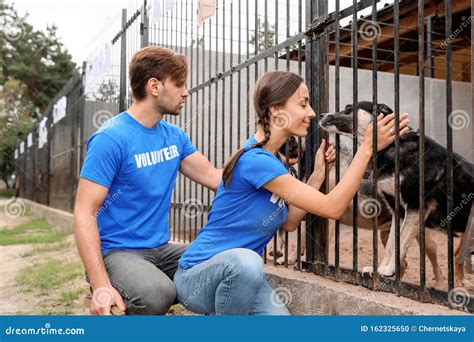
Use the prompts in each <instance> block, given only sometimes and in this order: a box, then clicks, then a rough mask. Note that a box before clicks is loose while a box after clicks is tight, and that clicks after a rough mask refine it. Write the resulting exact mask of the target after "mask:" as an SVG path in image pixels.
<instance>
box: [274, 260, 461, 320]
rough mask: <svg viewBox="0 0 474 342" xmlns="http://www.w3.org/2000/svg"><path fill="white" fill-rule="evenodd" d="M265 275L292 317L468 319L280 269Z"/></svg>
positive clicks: (436, 307) (438, 307) (432, 306)
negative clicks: (398, 316)
mask: <svg viewBox="0 0 474 342" xmlns="http://www.w3.org/2000/svg"><path fill="white" fill-rule="evenodd" d="M265 272H266V273H267V278H268V280H269V282H270V284H271V285H272V287H273V288H274V289H275V290H276V291H277V293H279V295H280V297H281V299H282V300H283V301H284V302H285V303H287V305H288V308H289V309H290V311H291V313H292V314H293V315H470V314H469V313H466V312H462V311H459V310H452V309H449V308H447V307H444V306H441V305H435V304H428V303H420V302H417V301H414V300H411V299H408V298H405V297H398V296H396V295H394V294H391V293H386V292H377V291H372V290H369V289H367V288H365V287H362V286H355V285H351V284H347V283H343V282H337V281H334V280H332V279H328V278H324V277H322V276H318V275H316V274H312V273H307V272H299V271H298V272H297V271H294V270H292V269H286V268H284V267H275V266H273V265H266V266H265Z"/></svg>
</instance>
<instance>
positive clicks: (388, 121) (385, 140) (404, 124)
mask: <svg viewBox="0 0 474 342" xmlns="http://www.w3.org/2000/svg"><path fill="white" fill-rule="evenodd" d="M409 121H410V120H409V119H408V113H403V114H400V125H399V128H400V137H402V136H404V135H405V134H407V133H408V131H409V130H410V129H409V127H408V123H409ZM394 127H395V114H394V113H392V114H390V115H385V116H384V115H383V114H380V115H379V116H378V117H377V150H378V151H381V150H383V149H384V148H386V147H388V146H389V145H390V144H391V143H393V142H394V141H395V134H393V130H392V132H391V131H390V130H391V129H392V128H394ZM362 144H363V145H365V147H367V148H368V149H369V150H372V149H373V125H369V127H368V128H367V130H366V131H365V134H364V141H363V143H362Z"/></svg>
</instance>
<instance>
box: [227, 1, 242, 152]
mask: <svg viewBox="0 0 474 342" xmlns="http://www.w3.org/2000/svg"><path fill="white" fill-rule="evenodd" d="M233 45H234V3H233V2H232V1H231V3H230V67H231V68H232V66H233V65H234V49H233ZM233 78H234V77H233V74H232V75H230V80H229V83H230V84H229V90H230V91H229V93H230V96H229V114H230V115H229V116H230V117H229V152H230V153H231V154H232V153H233V152H234V150H233V145H232V138H233V136H234V131H233V130H232V129H233V124H232V123H233V121H234V106H233V94H234V79H233ZM237 102H240V101H237ZM224 113H225V112H224Z"/></svg>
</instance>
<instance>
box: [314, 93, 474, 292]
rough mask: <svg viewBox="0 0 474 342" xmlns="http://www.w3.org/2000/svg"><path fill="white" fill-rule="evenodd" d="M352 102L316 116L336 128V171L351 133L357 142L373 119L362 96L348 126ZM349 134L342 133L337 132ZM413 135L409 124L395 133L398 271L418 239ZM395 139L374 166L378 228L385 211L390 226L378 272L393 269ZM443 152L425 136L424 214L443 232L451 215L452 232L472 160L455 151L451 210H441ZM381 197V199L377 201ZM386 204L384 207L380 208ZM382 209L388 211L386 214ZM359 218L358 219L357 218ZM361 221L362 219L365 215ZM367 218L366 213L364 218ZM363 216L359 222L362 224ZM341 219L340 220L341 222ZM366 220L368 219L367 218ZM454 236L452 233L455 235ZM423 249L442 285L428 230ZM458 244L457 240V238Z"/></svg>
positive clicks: (466, 195) (459, 272)
mask: <svg viewBox="0 0 474 342" xmlns="http://www.w3.org/2000/svg"><path fill="white" fill-rule="evenodd" d="M352 107H353V106H352V105H347V106H346V107H345V109H344V110H343V111H341V112H335V113H327V114H322V115H321V116H320V127H321V128H322V129H324V130H326V131H327V132H328V133H337V134H340V135H341V146H340V155H341V173H343V169H344V167H346V168H347V167H348V165H349V164H350V162H351V160H352V138H353V137H354V135H355V136H356V137H357V143H358V145H360V144H361V143H362V139H363V136H364V133H365V131H366V129H367V127H368V126H369V125H370V124H371V123H372V122H374V115H373V103H372V102H367V101H362V102H359V103H358V104H357V121H358V126H357V131H356V132H354V131H353V115H354V114H353V108H352ZM376 108H377V115H378V114H380V113H381V114H383V115H388V114H391V113H392V112H393V111H392V109H390V107H388V106H387V105H385V104H377V106H376ZM344 136H345V137H350V138H351V139H347V138H346V139H343V137H344ZM419 140H420V134H419V133H418V132H417V131H415V130H413V129H412V128H410V131H409V132H408V133H407V134H406V135H405V136H404V137H400V140H399V141H400V144H399V146H400V155H399V160H400V212H399V214H400V218H401V219H402V222H401V227H400V263H401V273H402V275H403V271H404V269H405V268H406V266H407V263H406V261H405V256H406V253H407V250H408V248H409V246H410V244H411V242H412V241H413V240H414V239H418V238H419V237H418V231H419V229H418V227H419V211H420V208H419V186H418V182H419V177H418V175H419V168H418V165H419V159H420V158H419V157H420V156H419V149H418V148H419ZM395 153H396V152H395V144H394V143H393V144H391V145H390V146H388V147H387V148H385V149H384V150H382V151H380V152H378V154H377V165H375V167H376V168H377V171H378V175H379V177H378V186H377V188H378V193H377V197H376V199H377V201H378V203H381V204H382V205H381V207H382V208H381V215H378V217H377V225H378V227H381V230H382V231H386V229H385V228H384V227H386V226H387V221H388V217H390V228H389V233H388V236H387V234H386V233H385V234H384V237H383V238H382V242H384V240H385V243H384V245H385V251H384V258H383V261H382V263H381V264H380V265H379V267H378V269H377V271H378V273H379V274H380V275H383V276H388V277H391V276H393V275H394V274H395V216H394V213H395V189H394V182H395ZM448 158H449V153H448V151H447V149H446V148H444V147H443V146H441V145H439V144H438V143H437V142H435V141H434V140H433V139H431V138H429V137H427V136H426V137H425V155H424V159H425V166H426V167H425V193H424V198H425V201H424V208H423V209H424V220H425V226H426V227H427V228H432V229H436V230H441V231H444V232H447V229H446V222H447V220H448V219H449V220H451V222H452V227H453V231H454V232H455V234H462V233H464V232H465V231H466V225H467V222H468V218H469V212H470V209H471V206H472V198H473V197H474V185H473V176H472V175H473V165H472V164H471V163H469V162H467V161H466V160H464V159H463V158H462V157H461V156H459V155H458V154H456V153H453V154H452V158H453V179H454V187H453V208H456V213H455V214H454V215H453V213H449V215H448V212H447V199H446V189H447V176H448V174H447V165H446V161H447V160H448ZM371 187H372V185H371V180H364V181H363V183H362V186H361V188H360V191H359V194H360V195H361V197H360V200H361V201H363V200H364V199H366V198H367V199H368V198H370V197H371ZM380 200H381V201H380ZM351 208H352V206H350V208H348V209H349V210H348V211H347V212H346V214H349V215H346V214H345V215H344V216H343V217H342V218H341V221H342V223H344V221H348V219H349V216H350V220H352V213H351V212H350V210H351ZM385 208H388V213H387V212H385ZM387 214H388V215H387ZM362 221H364V220H362ZM365 221H367V220H365ZM368 221H369V223H370V222H371V219H369V220H368ZM367 223H368V222H362V227H361V228H365V227H366V226H367ZM344 224H346V223H344ZM369 226H370V224H369ZM456 236H457V235H456ZM425 237H426V239H425V247H426V255H427V256H428V258H429V259H430V261H431V263H432V265H433V270H434V273H435V280H436V287H440V286H441V285H442V279H443V277H442V271H441V268H440V267H439V264H438V261H437V256H436V242H435V241H434V239H433V236H432V235H431V234H430V233H429V230H427V231H426V235H425ZM460 245H461V244H460ZM459 254H460V250H459V248H458V249H457V250H456V252H455V258H456V259H457V258H458V256H459ZM455 265H456V266H458V267H457V268H456V269H455V279H456V281H457V283H459V284H461V285H462V283H463V265H461V266H459V265H458V263H457V262H456V263H455ZM372 271H373V269H372V267H364V268H363V270H362V272H363V273H371V272H372Z"/></svg>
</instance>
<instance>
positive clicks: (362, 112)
mask: <svg viewBox="0 0 474 342" xmlns="http://www.w3.org/2000/svg"><path fill="white" fill-rule="evenodd" d="M352 107H353V106H352V104H349V105H347V106H346V108H344V110H343V111H342V112H335V113H327V114H320V115H319V125H320V127H321V128H323V129H324V130H326V131H327V132H329V133H338V134H342V135H347V136H351V137H352V136H353V135H354V134H356V135H360V136H363V134H364V133H365V131H366V129H367V127H369V125H370V124H371V123H372V122H373V121H374V115H373V108H374V105H373V102H368V101H361V102H358V103H357V132H354V130H353V120H354V119H353V116H354V111H353V108H352ZM392 112H393V110H392V109H391V108H390V107H389V106H387V105H386V104H382V103H380V104H377V115H379V114H384V115H388V114H391V113H392Z"/></svg>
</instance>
